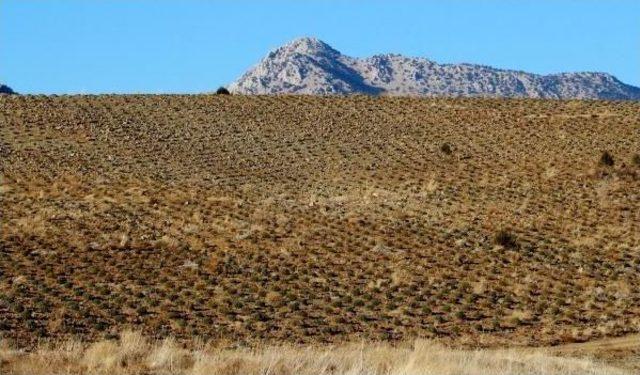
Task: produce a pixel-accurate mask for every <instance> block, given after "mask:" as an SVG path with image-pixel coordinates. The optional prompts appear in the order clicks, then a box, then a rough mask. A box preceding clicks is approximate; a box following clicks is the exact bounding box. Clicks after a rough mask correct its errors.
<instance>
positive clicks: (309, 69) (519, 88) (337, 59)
mask: <svg viewBox="0 0 640 375" xmlns="http://www.w3.org/2000/svg"><path fill="white" fill-rule="evenodd" d="M229 88H230V90H231V91H232V92H236V93H241V94H315V95H318V94H319V95H323V94H338V95H346V94H374V95H375V94H383V93H384V94H389V95H412V96H465V97H469V96H484V97H511V98H526V97H528V98H552V99H624V100H640V88H637V87H634V86H630V85H626V84H624V83H622V82H620V81H619V80H618V79H616V78H615V77H614V76H612V75H610V74H607V73H594V72H583V73H561V74H550V75H538V74H532V73H526V72H521V71H515V70H503V69H495V68H492V67H489V66H483V65H473V64H438V63H436V62H433V61H431V60H428V59H425V58H414V57H406V56H402V55H396V54H384V55H375V56H372V57H368V58H363V59H358V58H353V57H349V56H346V55H343V54H341V53H340V52H339V51H337V50H335V49H333V48H332V47H331V46H330V45H328V44H327V43H325V42H323V41H321V40H319V39H316V38H300V39H296V40H294V41H292V42H290V43H287V44H285V45H284V46H282V47H280V48H277V49H275V50H274V51H272V52H270V53H269V54H268V55H267V56H266V57H265V58H264V59H262V61H260V63H259V64H258V65H256V66H255V67H253V68H252V69H250V70H249V71H248V72H246V73H245V74H243V75H242V76H241V77H240V78H239V79H238V80H237V81H235V82H233V83H232V84H231V85H230V86H229Z"/></svg>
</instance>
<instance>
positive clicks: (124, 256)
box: [0, 95, 640, 374]
mask: <svg viewBox="0 0 640 375" xmlns="http://www.w3.org/2000/svg"><path fill="white" fill-rule="evenodd" d="M0 160H1V161H2V163H1V166H0V168H1V181H0V199H1V205H2V210H1V221H2V222H1V232H0V337H1V338H2V339H3V341H2V342H3V344H2V345H3V348H5V349H3V350H4V351H3V352H2V353H3V354H2V357H0V371H2V370H3V369H4V370H5V371H9V373H11V372H14V373H19V372H20V371H21V370H20V369H19V368H18V367H19V366H18V365H16V361H17V360H18V359H20V360H19V361H22V363H23V364H24V366H27V364H25V363H27V362H29V361H31V362H29V363H31V365H34V363H36V365H37V363H41V362H38V361H41V359H38V356H39V355H41V354H42V353H43V352H44V351H45V348H44V347H43V345H45V344H44V343H45V342H50V343H57V344H55V345H57V347H56V350H60V343H62V342H66V343H67V344H68V343H69V341H68V340H76V341H73V342H76V344H68V345H70V348H69V351H70V352H69V353H68V354H64V353H62V354H60V353H58V354H56V356H57V357H56V356H53V357H55V358H58V357H60V356H62V357H60V358H63V357H64V356H66V355H68V357H64V358H66V359H64V358H63V359H53V361H54V362H55V361H61V362H55V363H58V364H59V363H67V364H68V365H69V366H70V367H69V369H70V370H69V371H71V372H72V373H74V371H75V372H76V373H77V372H78V371H94V370H95V371H98V372H99V371H103V370H104V371H107V372H108V371H111V370H109V369H106V370H105V369H104V368H103V367H100V366H107V367H108V366H115V367H114V368H119V369H120V367H122V366H123V365H122V364H123V363H124V362H122V361H125V362H126V361H127V360H124V359H122V358H128V357H127V356H129V355H134V356H135V358H137V359H136V361H138V362H140V363H144V365H140V366H142V367H140V368H138V370H139V371H141V373H144V372H145V371H156V370H157V372H159V373H161V372H162V371H165V370H166V371H169V372H171V371H173V370H167V368H166V366H165V365H158V366H159V367H157V369H156V370H154V367H153V366H155V365H153V366H152V365H150V363H151V362H149V361H153V360H152V359H150V358H152V357H153V356H154V355H155V354H153V353H156V352H158V351H162V350H163V349H162V348H163V347H164V346H163V345H174V346H175V347H172V348H173V349H171V350H174V349H175V352H176V353H178V354H176V355H177V356H178V357H176V358H177V359H176V361H178V363H180V364H179V365H178V364H177V365H176V366H179V370H176V371H174V372H175V373H194V374H200V373H201V374H204V373H214V374H215V373H230V374H232V373H263V374H266V373H274V374H293V373H300V374H312V373H313V374H315V373H326V374H330V373H335V374H338V373H340V374H342V373H344V374H413V373H424V374H431V373H438V374H446V373H451V374H475V372H472V371H471V370H465V369H464V366H471V367H474V368H476V367H477V366H476V363H480V362H481V363H486V362H491V363H492V364H495V366H496V367H491V370H489V369H488V368H487V370H486V372H482V374H513V373H517V374H538V373H540V371H542V370H540V371H538V370H536V369H537V367H535V366H538V365H537V364H536V363H539V365H540V366H552V367H553V366H556V364H555V363H556V362H555V361H556V360H555V359H554V358H556V354H554V353H550V352H548V351H547V349H544V350H543V349H540V351H533V352H531V351H525V352H522V351H519V352H518V355H513V353H514V352H513V351H512V350H511V349H509V350H507V349H496V348H505V347H549V346H557V345H567V344H570V343H582V342H599V341H594V340H606V339H611V338H616V337H631V336H628V335H632V334H635V333H638V332H640V103H638V102H604V101H550V100H549V101H545V100H500V99H418V98H392V97H379V98H375V97H358V96H356V97H310V96H254V97H250V96H222V95H192V96H180V95H170V96H153V95H139V96H135V95H132V96H116V95H113V96H109V95H101V96H0ZM122 332H129V333H127V335H130V336H131V335H133V336H135V337H137V339H140V340H143V341H145V343H147V344H144V345H142V346H141V347H143V349H139V350H142V352H139V353H138V352H136V353H135V354H129V353H130V350H132V349H126V348H124V349H123V348H122V347H121V341H119V340H121V339H122V336H123V335H122V334H121V333H122ZM131 332H139V334H138V333H131ZM133 336H132V337H133ZM127 337H129V336H127ZM143 337H144V339H143ZM169 337H170V338H171V339H167V340H168V341H161V340H163V339H165V338H169ZM156 340H160V341H157V343H156ZM172 340H173V341H172ZM79 342H83V343H82V344H80V343H79ZM163 342H164V344H163ZM363 342H364V343H366V344H360V347H358V344H354V343H363ZM91 343H94V344H91ZM153 343H155V344H153ZM167 343H168V344H167ZM199 343H200V344H199ZM202 343H206V346H207V348H209V349H207V350H208V351H206V353H208V354H206V355H205V354H202V353H204V352H203V350H204V349H203V348H202V347H198V345H200V346H202V345H204V344H202ZM51 345H53V344H51ZM74 345H75V346H74ZM92 345H93V346H92ZM45 346H46V345H45ZM87 348H88V349H87ZM211 348H214V349H211ZM358 348H359V349H358ZM476 348H484V351H482V352H480V353H481V354H477V353H476V352H473V351H470V350H474V349H476ZM93 350H95V351H98V352H99V351H100V350H105V351H106V352H107V353H112V354H105V356H106V357H109V356H110V355H112V356H115V358H116V359H114V360H113V361H114V362H110V363H111V364H107V365H105V364H104V363H102V362H100V361H97V362H99V363H101V364H98V365H95V366H94V367H95V368H94V369H93V370H92V369H91V366H93V365H91V363H92V362H91V359H90V358H89V357H91V356H92V355H93V354H92V353H93ZM136 350H138V349H136ZM496 350H498V351H496ZM505 350H506V351H505ZM513 350H519V349H513ZM638 350H639V349H638V348H637V346H634V347H632V348H626V349H625V352H624V353H623V354H624V355H622V354H620V353H617V354H616V353H613V354H612V353H611V352H609V351H607V350H604V351H605V352H607V353H596V352H590V353H589V355H590V356H595V357H597V358H600V359H599V360H594V361H592V360H590V359H575V360H568V359H566V360H564V361H565V362H562V364H558V366H565V365H566V366H573V365H576V366H578V367H571V368H569V367H567V368H564V369H563V368H560V367H558V368H556V367H553V368H550V369H549V370H545V371H548V373H549V374H556V373H557V374H560V373H563V374H583V373H589V374H591V373H593V374H618V373H622V372H618V371H622V370H616V369H613V368H605V367H597V366H606V365H604V364H602V363H601V360H604V361H605V362H607V363H610V364H612V365H613V366H617V367H624V368H626V369H627V370H628V371H637V370H638V369H639V368H640V366H638V365H637V361H636V362H633V360H632V359H629V358H637V356H638ZM134 351H135V350H134ZM382 352H384V353H385V354H384V355H383V354H381V353H382ZM25 353H30V354H25ZM38 353H40V354H38ZM65 353H66V352H65ZM247 353H248V354H247ZM310 353H311V354H310ZM327 353H328V354H327ZM523 353H524V354H523ZM156 354H157V353H156ZM565 354H566V353H563V354H561V356H562V357H563V358H565V357H566V355H565ZM239 355H241V356H244V357H245V358H249V359H250V360H249V359H248V360H247V361H248V362H243V363H242V364H238V365H237V366H247V367H237V368H236V370H234V369H233V368H231V369H227V370H224V369H222V370H219V369H217V368H216V369H214V370H204V369H208V367H207V366H213V367H215V366H217V365H216V364H212V363H214V362H215V361H213V360H212V359H211V358H212V356H213V357H216V356H223V357H225V358H235V357H234V356H239ZM525 355H527V356H533V357H523V356H525ZM343 356H344V357H343ZM634 356H635V357H634ZM41 357H42V356H41ZM106 357H105V358H106ZM183 357H184V358H187V359H184V358H183ZM347 357H348V358H347ZM622 357H624V358H626V359H624V360H623V359H621V358H622ZM87 358H89V359H87ZM109 358H110V357H109ZM216 358H217V357H216ZM292 358H294V359H295V360H293V361H294V362H291V361H290V359H292ZM318 358H320V359H318ZM358 358H360V359H358ZM385 358H394V359H393V360H390V361H387V360H386V359H385ZM425 358H429V360H428V361H427V360H426V359H425ZM487 358H489V359H487ZM522 358H532V359H531V360H529V359H526V360H524V362H526V364H527V365H526V366H525V365H523V364H522V363H523V362H522V361H523V360H522ZM541 358H542V359H541ZM254 359H255V360H254ZM183 360H184V361H186V362H184V363H183V362H180V361H183ZM358 360H359V361H360V362H358ZM87 361H89V362H87ZM230 361H231V362H229V363H231V364H229V366H234V365H233V363H235V362H233V361H232V360H230ZM265 361H266V362H265ZM270 361H272V362H270ZM287 361H289V362H287ZM363 361H364V362H363ZM385 361H387V362H385ZM425 361H426V362H425ZM478 361H479V362H478ZM570 361H575V362H571V363H569V362H570ZM581 361H584V362H581ZM136 363H137V362H136ZM225 363H226V362H225ZM238 363H239V362H238ZM254 363H259V364H256V365H254ZM265 363H273V366H283V367H282V368H281V370H282V371H280V370H277V371H276V370H275V367H274V368H271V369H270V370H269V371H271V372H269V371H266V370H264V368H263V367H260V366H265ZM439 363H447V364H450V363H458V364H460V366H463V367H459V368H458V367H456V368H454V369H453V370H451V371H450V372H443V370H440V367H438V366H440V364H439ZM568 363H569V364H568ZM630 363H631V364H630ZM297 364H299V366H300V367H295V366H298V365H297ZM343 364H344V365H343ZM529 364H531V366H534V367H527V366H529ZM583 364H584V365H585V366H596V367H592V368H595V369H596V370H593V371H592V372H585V371H587V370H584V369H583V370H580V368H581V367H579V366H582V365H583ZM3 366H4V367H3ZM16 366H18V367H16ZM34 366H35V365H34ZM78 366H80V367H78ZM82 366H84V367H82ZM163 366H165V367H163ZM323 366H324V367H323ZM332 366H334V367H332ZM341 366H342V367H341ZM376 366H378V367H376ZM411 366H417V367H411ZM429 366H435V367H429ZM478 366H479V365H478ZM505 366H506V367H505ZM509 366H516V367H509ZM518 366H520V367H518ZM213 367H212V368H213ZM46 368H47V365H45V366H44V367H43V369H46ZM278 368H279V367H278ZM415 368H421V369H423V371H422V372H414V371H413V370H412V369H415ZM505 368H506V369H507V370H505ZM514 368H515V369H517V370H518V371H521V372H514V371H515V370H513V369H514ZM79 369H82V370H79ZM322 369H324V370H322ZM467 369H468V368H467ZM121 370H122V369H121ZM138 370H136V369H134V368H127V369H124V370H122V371H123V373H131V371H134V372H135V371H138ZM321 370H322V371H321ZM34 371H35V370H34ZM166 371H165V372H166ZM207 371H208V372H207ZM216 371H217V372H216ZM225 371H227V372H225ZM234 371H236V372H234ZM323 371H324V372H323ZM510 371H511V372H510ZM527 371H529V372H527ZM536 371H538V372H536ZM553 371H555V372H553ZM580 371H583V372H580ZM588 371H591V370H588ZM594 371H595V372H594ZM545 373H547V372H545Z"/></svg>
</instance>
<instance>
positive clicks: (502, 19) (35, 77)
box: [0, 0, 640, 93]
mask: <svg viewBox="0 0 640 375" xmlns="http://www.w3.org/2000/svg"><path fill="white" fill-rule="evenodd" d="M299 36H316V37H318V38H320V39H322V40H324V41H326V42H327V43H329V44H330V45H332V46H333V47H334V48H336V49H338V50H340V51H341V52H343V53H345V54H348V55H352V56H368V55H372V54H376V53H386V52H394V53H402V54H406V55H411V56H424V57H428V58H430V59H433V60H436V61H438V62H448V63H454V62H471V63H479V64H486V65H493V66H496V67H501V68H512V69H519V70H526V71H531V72H534V73H555V72H562V71H606V72H609V73H612V74H614V75H616V76H617V77H618V78H619V79H621V80H622V81H623V82H626V83H630V84H634V85H636V86H640V0H627V1H623V0H601V1H595V0H535V1H534V0H524V1H521V0H503V1H499V0H493V1H490V0H486V1H472V0H468V1H463V0H457V1H455V0H454V1H444V0H443V1H409V0H407V1H402V0H393V1H392V0H387V1H375V0H373V1H366V2H365V1H356V0H353V1H347V0H344V1H338V0H333V1H331V0H324V1H323V0H315V1H314V0H305V1H301V0H289V1H284V0H281V1H275V0H274V1H267V0H255V1H248V0H244V1H243V0H235V1H231V0H229V1H204V0H180V1H179V0H173V1H168V0H119V1H116V0H112V1H109V0H46V1H45V0H38V1H34V0H0V81H2V82H6V83H7V84H8V85H10V86H11V87H13V88H14V89H15V90H16V91H19V92H22V93H109V92H114V93H134V92H150V93H160V92H186V93H195V92H205V91H211V90H214V89H216V88H217V87H218V86H219V85H224V84H227V83H229V82H230V81H232V80H234V79H235V78H236V77H238V76H239V75H240V74H241V73H242V72H244V71H245V70H246V69H248V68H249V67H251V66H252V65H254V64H255V63H257V62H258V61H259V59H260V58H262V57H263V56H264V55H266V53H267V52H268V51H269V50H271V49H273V48H275V47H278V46H279V45H281V44H283V43H285V42H287V41H289V40H291V39H294V38H296V37H299Z"/></svg>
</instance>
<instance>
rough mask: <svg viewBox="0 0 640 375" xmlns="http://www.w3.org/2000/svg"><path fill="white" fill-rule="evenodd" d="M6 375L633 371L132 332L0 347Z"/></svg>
mask: <svg viewBox="0 0 640 375" xmlns="http://www.w3.org/2000/svg"><path fill="white" fill-rule="evenodd" d="M0 370H2V371H3V373H4V374H8V375H27V374H28V375H57V374H65V375H67V374H87V375H92V374H113V375H127V374H171V375H179V374H185V375H186V374H189V375H253V374H255V375H276V374H277V375H294V374H295V375H329V374H335V375H347V374H348V375H378V374H379V375H432V374H433V375H476V374H477V375H630V374H631V372H629V371H625V370H623V369H620V368H616V367H613V366H608V365H605V364H603V363H600V362H598V361H594V360H591V359H587V358H570V357H559V356H554V355H552V354H550V353H547V352H545V351H544V350H540V349H538V350H528V351H526V350H476V351H471V350H455V349H451V348H447V347H444V346H441V345H438V344H435V343H433V342H429V341H424V340H416V341H413V342H410V343H400V344H398V345H394V346H391V345H389V344H381V343H364V342H363V343H360V344H344V345H339V346H324V347H323V346H315V347H292V346H273V347H263V348H259V349H253V350H248V349H235V350H230V349H217V348H215V347H210V346H207V345H204V344H202V345H199V347H198V348H196V349H192V350H186V349H184V348H182V347H180V346H179V345H177V344H176V342H175V341H174V340H172V339H170V338H169V339H165V340H162V341H160V342H155V343H152V342H149V341H148V340H146V339H145V338H144V337H143V336H142V335H140V334H139V333H136V332H124V333H123V334H122V335H121V338H120V340H118V341H100V342H95V343H92V344H83V343H81V342H74V341H69V342H64V343H58V344H55V345H54V344H48V345H43V346H42V347H40V348H38V349H36V350H34V351H31V352H19V351H13V350H11V349H10V348H7V347H1V348H0Z"/></svg>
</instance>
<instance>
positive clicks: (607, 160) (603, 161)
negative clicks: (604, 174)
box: [600, 151, 615, 167]
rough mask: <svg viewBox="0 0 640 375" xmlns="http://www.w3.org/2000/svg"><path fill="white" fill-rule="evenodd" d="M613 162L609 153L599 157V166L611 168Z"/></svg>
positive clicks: (606, 152)
mask: <svg viewBox="0 0 640 375" xmlns="http://www.w3.org/2000/svg"><path fill="white" fill-rule="evenodd" d="M614 163H615V161H614V160H613V155H611V153H609V151H605V152H603V153H602V155H601V156H600V165H604V166H607V167H612V166H613V164H614Z"/></svg>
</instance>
